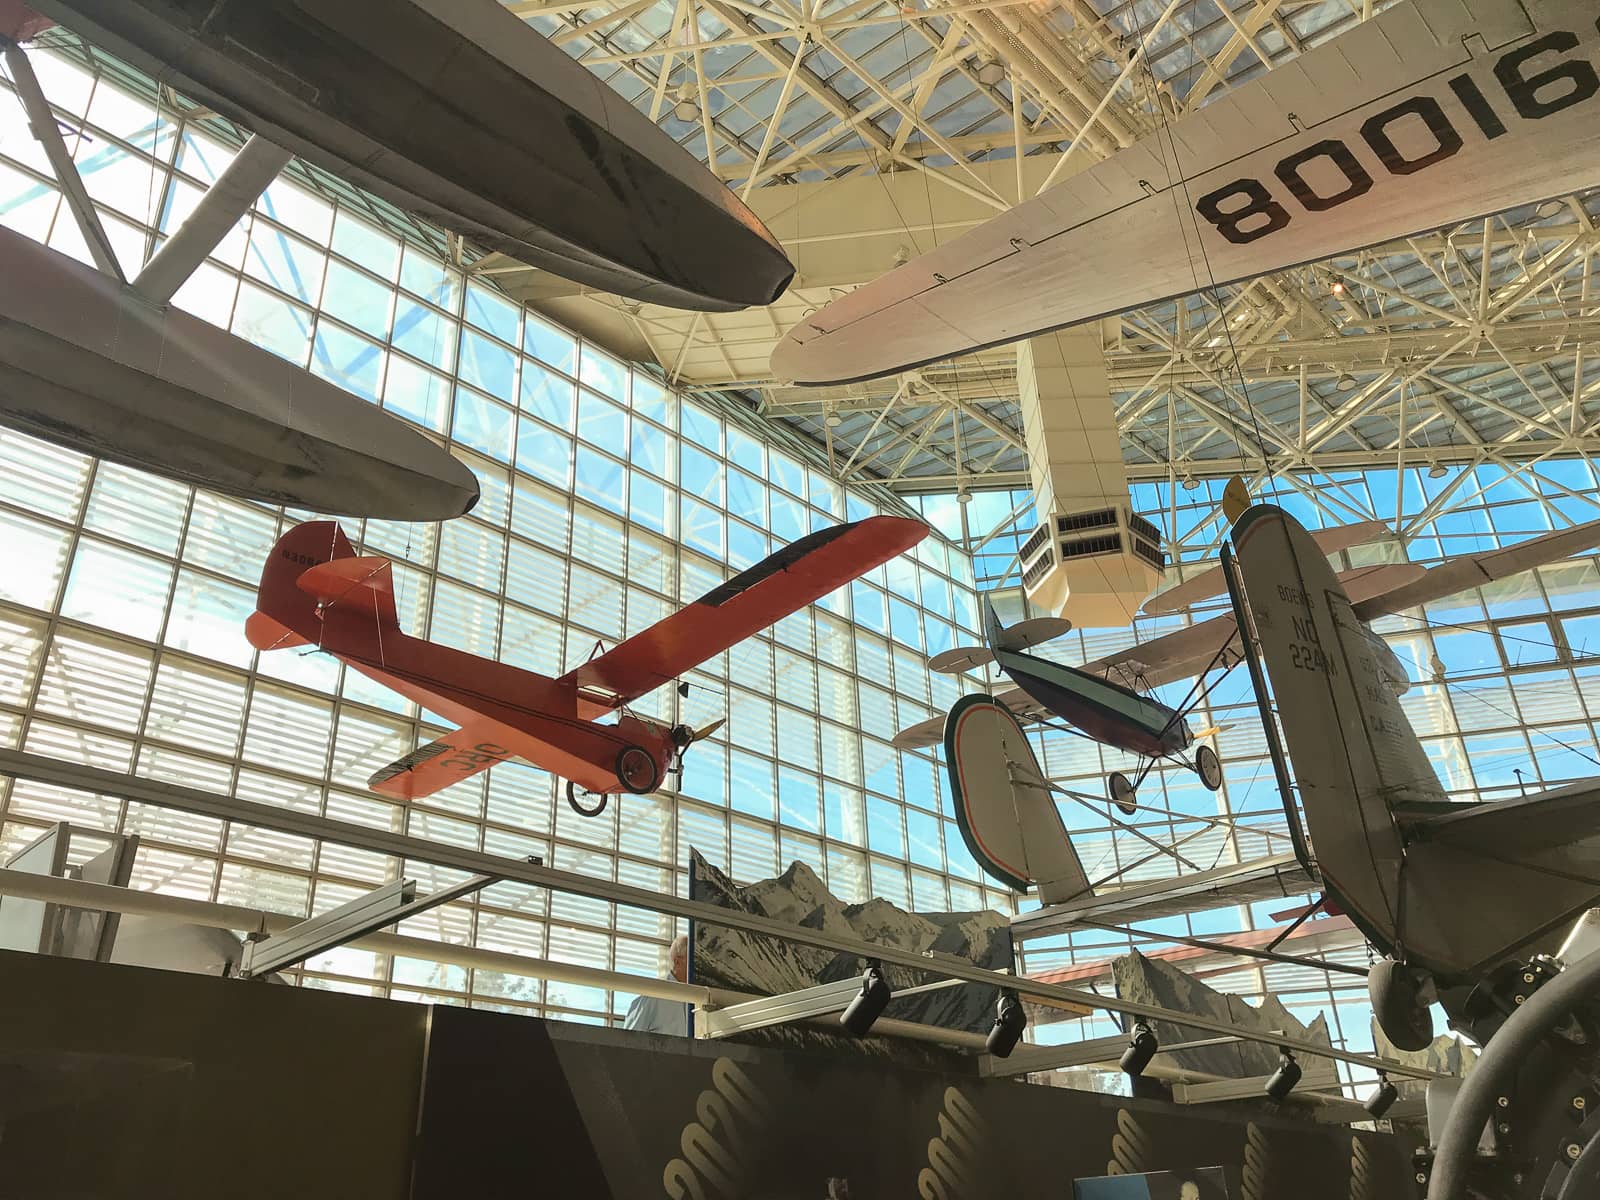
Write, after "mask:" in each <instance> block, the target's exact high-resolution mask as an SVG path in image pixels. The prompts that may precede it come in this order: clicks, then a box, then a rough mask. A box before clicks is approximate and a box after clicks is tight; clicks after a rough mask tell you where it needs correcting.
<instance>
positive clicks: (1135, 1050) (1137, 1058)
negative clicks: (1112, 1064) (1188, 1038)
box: [1117, 1021, 1161, 1079]
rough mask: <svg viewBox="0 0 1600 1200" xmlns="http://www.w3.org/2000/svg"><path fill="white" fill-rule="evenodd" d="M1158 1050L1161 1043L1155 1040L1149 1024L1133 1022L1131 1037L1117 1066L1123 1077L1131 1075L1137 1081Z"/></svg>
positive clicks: (1154, 1032)
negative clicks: (1120, 1069)
mask: <svg viewBox="0 0 1600 1200" xmlns="http://www.w3.org/2000/svg"><path fill="white" fill-rule="evenodd" d="M1159 1049H1161V1043H1160V1042H1158V1041H1157V1040H1156V1031H1155V1030H1154V1029H1151V1028H1150V1023H1149V1022H1148V1021H1135V1022H1134V1023H1133V1037H1132V1039H1131V1040H1130V1041H1129V1042H1128V1048H1127V1049H1126V1050H1124V1051H1123V1052H1122V1059H1121V1061H1119V1062H1118V1063H1117V1065H1118V1066H1119V1067H1121V1068H1122V1073H1123V1074H1124V1075H1132V1076H1133V1077H1134V1078H1135V1079H1137V1078H1138V1077H1139V1076H1141V1075H1143V1074H1144V1069H1145V1068H1146V1067H1148V1066H1149V1065H1150V1060H1151V1059H1152V1058H1154V1057H1155V1056H1156V1051H1157V1050H1159Z"/></svg>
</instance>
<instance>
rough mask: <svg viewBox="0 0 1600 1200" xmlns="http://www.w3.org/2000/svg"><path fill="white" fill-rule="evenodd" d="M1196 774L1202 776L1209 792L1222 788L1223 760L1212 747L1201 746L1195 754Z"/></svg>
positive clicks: (1201, 778)
mask: <svg viewBox="0 0 1600 1200" xmlns="http://www.w3.org/2000/svg"><path fill="white" fill-rule="evenodd" d="M1194 773H1195V774H1196V775H1198V776H1200V782H1201V783H1203V784H1205V788H1206V791H1208V792H1214V791H1216V790H1217V789H1218V788H1219V787H1221V786H1222V760H1221V759H1219V758H1218V757H1217V752H1216V751H1215V750H1213V749H1212V748H1211V747H1210V746H1201V747H1200V748H1199V749H1198V750H1196V751H1195V752H1194Z"/></svg>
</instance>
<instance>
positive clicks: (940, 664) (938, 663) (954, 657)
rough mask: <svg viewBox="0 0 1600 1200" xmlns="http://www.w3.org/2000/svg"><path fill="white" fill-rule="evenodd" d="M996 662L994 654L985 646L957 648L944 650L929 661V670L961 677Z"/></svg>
mask: <svg viewBox="0 0 1600 1200" xmlns="http://www.w3.org/2000/svg"><path fill="white" fill-rule="evenodd" d="M993 661H994V652H993V651H992V650H988V649H985V648H984V647H983V646H957V647H956V648H955V649H954V650H943V651H940V652H939V653H938V654H935V655H934V656H933V657H932V658H930V659H929V660H928V670H930V671H937V672H939V674H941V675H959V674H961V672H963V671H970V670H972V669H973V668H975V667H982V666H987V665H988V664H989V663H992V662H993Z"/></svg>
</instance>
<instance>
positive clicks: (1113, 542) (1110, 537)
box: [1061, 533, 1122, 562]
mask: <svg viewBox="0 0 1600 1200" xmlns="http://www.w3.org/2000/svg"><path fill="white" fill-rule="evenodd" d="M1121 553H1122V535H1121V534H1118V533H1107V534H1102V535H1101V536H1100V537H1090V538H1079V539H1078V540H1077V541H1075V542H1062V543H1061V561H1062V562H1069V561H1070V560H1072V559H1074V558H1087V557H1088V556H1089V555H1091V554H1121Z"/></svg>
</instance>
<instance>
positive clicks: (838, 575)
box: [245, 517, 928, 816]
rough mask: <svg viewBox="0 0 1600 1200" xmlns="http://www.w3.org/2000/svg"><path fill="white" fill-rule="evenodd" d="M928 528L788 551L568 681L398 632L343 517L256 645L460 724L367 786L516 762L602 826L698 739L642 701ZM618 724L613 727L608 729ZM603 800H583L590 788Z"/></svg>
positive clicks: (279, 565)
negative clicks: (312, 656) (547, 776)
mask: <svg viewBox="0 0 1600 1200" xmlns="http://www.w3.org/2000/svg"><path fill="white" fill-rule="evenodd" d="M927 532H928V527H927V526H926V525H924V524H923V523H922V522H921V521H915V520H909V519H906V518H903V517H869V518H867V519H866V520H864V521H855V522H852V523H851V524H848V525H836V526H834V527H832V528H830V529H823V530H819V531H818V532H816V533H813V534H810V535H808V536H806V537H803V538H801V539H800V540H799V541H797V542H794V543H792V544H791V545H788V546H785V547H784V548H783V549H781V550H779V551H777V552H776V553H774V554H771V555H769V556H768V557H767V558H766V559H764V560H763V561H761V562H759V563H757V564H756V565H755V566H753V567H751V568H749V569H748V570H746V571H742V572H740V573H739V574H738V575H735V576H734V577H733V578H732V579H729V580H728V581H727V582H726V583H723V584H721V585H720V586H718V587H715V588H713V589H712V590H711V591H709V592H707V593H706V594H705V595H704V596H702V597H700V599H698V600H696V601H695V602H694V603H693V604H689V605H686V606H685V607H684V608H682V609H680V610H679V611H678V612H676V613H674V614H673V615H672V616H670V617H668V618H666V619H665V620H663V621H659V622H657V623H656V624H654V625H652V626H651V627H650V628H648V629H646V630H643V631H642V632H640V633H636V634H634V635H633V636H632V637H630V638H628V639H627V640H626V641H624V642H622V643H621V644H620V645H617V646H614V647H612V648H611V649H610V650H608V651H606V652H605V653H603V654H600V655H598V656H597V657H595V658H592V659H590V660H589V661H588V662H586V663H584V664H583V665H582V666H580V667H577V668H575V669H574V670H571V671H568V672H567V673H566V674H565V675H562V676H561V677H560V678H558V679H552V678H550V677H549V676H547V675H540V674H538V673H536V672H534V671H527V670H523V669H522V668H520V667H512V666H508V665H506V664H505V663H499V662H495V661H494V660H492V659H487V658H480V657H479V656H477V655H475V654H468V653H466V652H464V651H461V650H455V649H452V648H451V647H449V646H440V645H435V644H434V643H432V642H427V641H423V640H422V639H421V638H415V637H409V636H407V635H406V634H404V633H402V632H401V631H400V622H399V618H398V617H397V615H396V612H395V600H394V578H393V573H392V571H391V568H390V563H389V560H388V559H386V558H367V557H359V556H357V554H356V552H355V551H354V550H353V549H352V548H351V546H350V542H349V540H348V539H347V538H346V537H345V535H344V531H343V530H341V529H340V528H339V526H338V525H337V524H336V523H335V522H333V521H313V522H309V523H307V524H304V525H297V526H295V527H294V528H293V529H291V530H289V531H288V532H287V533H285V534H284V535H283V536H282V537H281V538H279V539H278V544H277V545H276V546H274V547H273V548H272V551H271V553H270V554H269V555H268V557H267V562H266V565H265V567H264V568H263V569H262V572H261V586H260V589H259V590H258V592H257V594H256V612H255V613H253V614H252V615H251V617H250V619H249V620H248V621H247V622H246V624H245V635H246V636H247V637H248V638H249V639H250V644H251V645H253V646H255V647H256V648H257V649H259V650H276V649H283V648H285V647H290V646H307V645H313V646H316V647H317V648H318V649H320V650H325V651H327V652H328V653H329V654H332V655H333V656H334V657H335V658H338V659H340V660H341V661H342V662H346V663H348V664H349V665H350V666H352V667H354V668H355V669H356V670H358V671H360V672H361V673H362V674H364V675H367V676H369V677H371V678H372V679H375V680H377V681H378V682H379V683H381V684H383V685H384V686H385V687H389V688H393V689H394V690H395V691H396V692H399V693H400V694H401V695H402V696H405V697H406V698H407V699H408V700H414V701H416V702H417V703H418V704H421V705H424V706H425V707H427V708H428V709H431V710H432V711H433V712H436V713H440V714H441V715H443V716H445V717H447V718H449V719H450V720H452V721H454V722H456V723H457V724H458V725H460V728H459V729H457V730H456V731H455V732H454V733H451V734H448V735H446V736H445V737H442V738H440V739H439V740H438V741H436V742H430V743H429V744H428V745H426V746H421V747H419V748H418V749H416V750H413V751H412V752H411V753H410V754H407V755H406V756H405V757H403V758H401V759H399V760H398V761H397V762H394V763H391V764H390V765H388V766H386V767H384V768H383V769H381V770H380V771H378V772H377V773H376V774H374V775H373V776H372V778H371V779H369V780H368V781H367V786H368V787H370V788H372V789H374V790H375V791H379V792H384V793H387V794H389V795H394V796H401V797H404V798H405V799H412V798H415V797H420V796H428V795H431V794H432V793H434V792H437V791H439V790H441V789H442V788H446V787H449V786H450V785H451V784H453V783H455V782H456V781H458V780H461V779H465V778H467V777H468V776H469V775H475V774H477V773H478V772H479V771H484V770H487V769H488V768H490V767H492V766H494V765H495V764H496V763H501V762H505V761H506V760H507V759H512V758H519V759H524V760H526V761H527V762H530V763H532V764H533V765H535V766H538V767H543V768H544V769H546V770H548V771H551V772H553V773H555V774H557V775H560V776H561V777H563V778H564V779H566V780H567V781H568V782H567V801H568V803H570V804H571V805H572V807H573V808H574V809H576V810H577V811H578V812H580V813H582V814H584V815H585V816H597V815H598V814H599V813H600V812H601V811H602V810H603V809H604V808H605V805H606V798H607V796H608V794H609V793H611V792H613V791H616V790H618V789H619V788H620V789H621V790H623V791H627V792H633V793H635V794H636V795H642V794H645V793H648V792H653V791H655V790H656V789H657V788H658V787H660V786H661V782H662V780H663V779H664V778H665V777H666V775H667V774H668V773H670V772H675V771H678V770H681V767H682V759H683V752H684V751H685V750H686V749H687V748H688V747H689V745H690V744H691V743H693V742H694V741H695V740H696V738H700V737H704V736H706V735H707V734H708V733H710V732H711V731H712V730H714V729H715V728H716V727H717V726H718V725H721V724H722V722H721V721H718V722H717V723H716V725H711V726H707V727H705V728H703V729H700V730H694V729H691V728H690V727H688V726H687V725H668V724H664V723H662V722H660V721H653V720H650V719H649V718H647V717H641V716H638V715H636V714H634V713H631V712H629V711H628V708H627V705H628V704H629V702H630V701H633V700H636V699H638V698H639V697H640V696H643V695H645V694H646V693H648V692H652V691H654V690H655V689H656V688H658V687H661V686H662V685H663V684H667V683H671V682H672V681H673V680H675V679H677V678H678V677H679V676H680V675H682V674H683V673H684V672H686V671H688V670H690V669H692V668H693V667H696V666H698V665H699V664H700V663H702V662H705V661H706V660H707V659H709V658H712V657H714V656H715V655H717V654H720V653H721V652H722V651H724V650H726V649H727V648H728V647H729V646H732V645H734V644H735V643H736V642H740V641H743V640H744V639H745V638H747V637H749V636H750V635H751V634H753V633H756V632H757V631H759V630H762V629H765V628H766V627H767V626H768V625H771V624H772V623H773V622H775V621H777V620H779V619H781V618H783V617H785V616H787V615H788V614H789V613H792V612H794V611H796V610H797V609H800V608H803V607H805V606H806V605H807V604H810V603H811V602H813V601H815V600H818V599H820V598H822V597H823V596H826V595H827V594H828V593H829V592H831V591H833V590H834V589H835V588H837V587H839V586H840V585H841V584H845V583H848V582H850V580H852V579H855V578H856V577H857V576H859V575H862V574H864V573H865V572H867V571H870V570H871V569H872V568H873V567H875V566H877V565H878V564H879V563H883V562H887V561H888V560H889V559H891V558H893V557H894V556H895V555H897V554H900V553H902V552H904V551H906V550H909V549H910V548H911V547H912V546H914V545H916V544H917V543H918V542H919V541H921V540H922V538H923V537H924V536H925V535H926V534H927ZM612 713H616V714H618V718H617V720H616V721H614V722H610V721H608V722H603V723H602V722H601V721H599V720H597V718H600V717H605V716H608V715H609V714H612ZM580 789H581V790H582V791H585V792H588V793H590V794H591V795H594V796H598V797H599V801H598V803H596V804H594V805H593V806H592V807H584V806H583V805H581V804H579V802H578V798H577V792H578V790H580Z"/></svg>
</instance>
